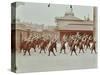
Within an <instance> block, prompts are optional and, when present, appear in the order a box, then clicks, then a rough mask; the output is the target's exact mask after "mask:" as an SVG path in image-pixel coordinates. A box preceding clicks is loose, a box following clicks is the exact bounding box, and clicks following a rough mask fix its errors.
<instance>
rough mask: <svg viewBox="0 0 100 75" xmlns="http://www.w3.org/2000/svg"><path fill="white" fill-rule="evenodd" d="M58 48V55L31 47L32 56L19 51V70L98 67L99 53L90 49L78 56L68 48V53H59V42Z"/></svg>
mask: <svg viewBox="0 0 100 75" xmlns="http://www.w3.org/2000/svg"><path fill="white" fill-rule="evenodd" d="M57 48H58V49H57V50H58V52H55V54H56V56H54V55H53V54H52V53H51V56H48V51H47V52H46V54H45V53H44V52H42V53H41V54H39V49H37V52H36V53H35V52H34V50H33V49H31V56H29V55H28V53H27V54H26V55H25V56H23V53H18V52H17V54H16V66H17V72H38V71H53V70H54V71H56V70H70V69H88V68H96V67H97V54H95V53H93V54H91V53H90V50H89V49H88V50H87V51H85V53H82V52H81V53H80V54H78V56H76V55H75V54H74V53H73V55H72V56H70V51H69V50H68V48H66V54H64V53H61V54H60V53H59V49H60V45H59V44H58V45H57ZM77 53H78V50H77Z"/></svg>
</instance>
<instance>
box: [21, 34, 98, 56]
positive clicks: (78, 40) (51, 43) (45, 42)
mask: <svg viewBox="0 0 100 75" xmlns="http://www.w3.org/2000/svg"><path fill="white" fill-rule="evenodd" d="M57 43H60V44H61V47H60V50H59V51H58V50H57ZM65 44H66V45H65ZM66 46H67V49H66ZM95 47H96V41H95V40H94V39H93V36H92V35H87V34H83V35H79V33H78V34H75V35H67V34H66V35H64V36H63V38H62V39H61V40H60V41H59V40H57V39H56V38H52V39H50V38H44V37H38V38H35V37H31V38H29V39H28V40H23V41H22V42H21V45H20V52H23V53H24V55H26V53H27V52H28V54H29V55H31V53H30V52H31V51H30V50H33V49H34V52H39V53H40V54H41V52H42V51H43V52H44V53H48V56H50V55H51V53H52V54H53V55H54V56H56V52H59V53H62V52H64V53H65V54H66V50H69V51H70V55H72V54H73V53H74V54H75V55H78V54H79V53H80V52H83V53H85V52H86V50H87V49H88V50H90V52H91V54H92V53H93V52H94V53H95V54H96V53H97V52H96V48H95ZM32 48H33V49H32ZM38 50H39V51H38ZM77 50H78V51H77Z"/></svg>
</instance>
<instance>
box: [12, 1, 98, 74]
mask: <svg viewBox="0 0 100 75" xmlns="http://www.w3.org/2000/svg"><path fill="white" fill-rule="evenodd" d="M11 13H12V14H11V43H12V44H11V48H12V50H11V57H12V59H11V65H12V67H11V68H12V71H13V72H17V73H23V72H43V71H60V70H73V69H90V68H97V54H98V51H97V7H95V6H81V5H64V4H51V3H31V2H14V3H12V4H11Z"/></svg>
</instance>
